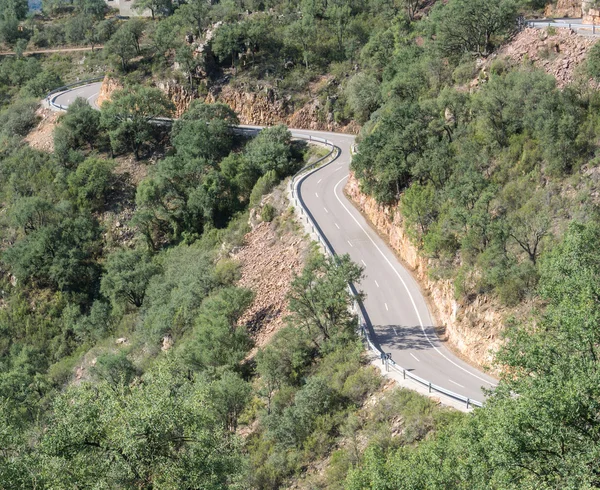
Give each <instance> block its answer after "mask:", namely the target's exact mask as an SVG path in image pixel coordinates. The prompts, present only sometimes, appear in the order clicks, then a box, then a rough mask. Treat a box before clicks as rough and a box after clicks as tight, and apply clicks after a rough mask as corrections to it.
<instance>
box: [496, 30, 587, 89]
mask: <svg viewBox="0 0 600 490" xmlns="http://www.w3.org/2000/svg"><path fill="white" fill-rule="evenodd" d="M596 42H597V39H596V38H591V37H584V36H579V35H577V34H576V33H574V32H572V31H571V30H569V29H556V34H552V35H550V34H549V33H548V32H547V31H546V30H541V29H525V30H523V31H522V32H520V33H519V34H517V35H516V36H515V38H514V39H513V40H512V41H511V42H510V43H508V44H507V45H505V46H504V47H502V48H501V49H500V50H499V51H498V54H497V57H496V58H497V59H501V58H505V59H507V60H509V61H512V62H515V63H518V64H520V63H522V62H525V61H528V62H531V63H533V65H534V66H536V67H538V68H541V69H542V70H544V71H545V72H546V73H549V74H550V75H553V76H554V77H555V78H556V83H557V85H558V86H559V87H564V86H566V85H568V84H569V83H571V82H573V80H574V78H575V73H576V72H575V70H576V68H577V67H578V66H580V65H581V63H582V62H583V61H585V58H586V56H587V53H588V51H589V49H590V48H591V47H592V46H593V45H594V44H595V43H596Z"/></svg>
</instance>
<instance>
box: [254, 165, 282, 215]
mask: <svg viewBox="0 0 600 490" xmlns="http://www.w3.org/2000/svg"><path fill="white" fill-rule="evenodd" d="M277 182H279V179H278V178H277V172H275V170H269V171H268V172H267V173H266V174H265V175H263V176H262V177H261V178H260V179H258V180H257V181H256V184H254V187H253V188H252V193H251V194H250V207H251V208H252V207H255V206H256V205H257V204H258V203H259V202H260V200H261V199H262V197H263V196H264V195H265V194H267V193H268V192H270V191H271V189H273V187H275V185H276V184H277Z"/></svg>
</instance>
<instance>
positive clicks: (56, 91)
mask: <svg viewBox="0 0 600 490" xmlns="http://www.w3.org/2000/svg"><path fill="white" fill-rule="evenodd" d="M101 80H104V75H102V76H101V77H95V78H88V79H86V80H79V81H78V82H74V83H70V84H68V85H63V86H62V87H58V88H56V89H54V90H53V91H52V92H50V93H48V95H46V99H47V100H48V104H50V105H51V106H52V107H55V108H56V109H59V110H61V111H66V110H67V107H65V106H63V105H60V104H57V103H56V102H55V100H56V98H57V97H58V96H59V95H60V94H62V93H63V92H66V91H67V90H69V89H72V88H73V87H78V86H79V85H88V84H90V83H95V82H99V81H101ZM52 96H54V97H52Z"/></svg>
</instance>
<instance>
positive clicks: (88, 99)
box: [87, 94, 98, 102]
mask: <svg viewBox="0 0 600 490" xmlns="http://www.w3.org/2000/svg"><path fill="white" fill-rule="evenodd" d="M97 95H98V94H92V95H90V96H89V97H88V98H87V101H88V102H89V101H90V99H91V98H93V97H96V96H97Z"/></svg>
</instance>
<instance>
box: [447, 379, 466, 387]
mask: <svg viewBox="0 0 600 490" xmlns="http://www.w3.org/2000/svg"><path fill="white" fill-rule="evenodd" d="M448 381H450V383H454V384H455V385H456V386H460V387H461V388H464V386H463V385H459V384H458V383H457V382H456V381H452V380H451V379H449V380H448Z"/></svg>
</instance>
